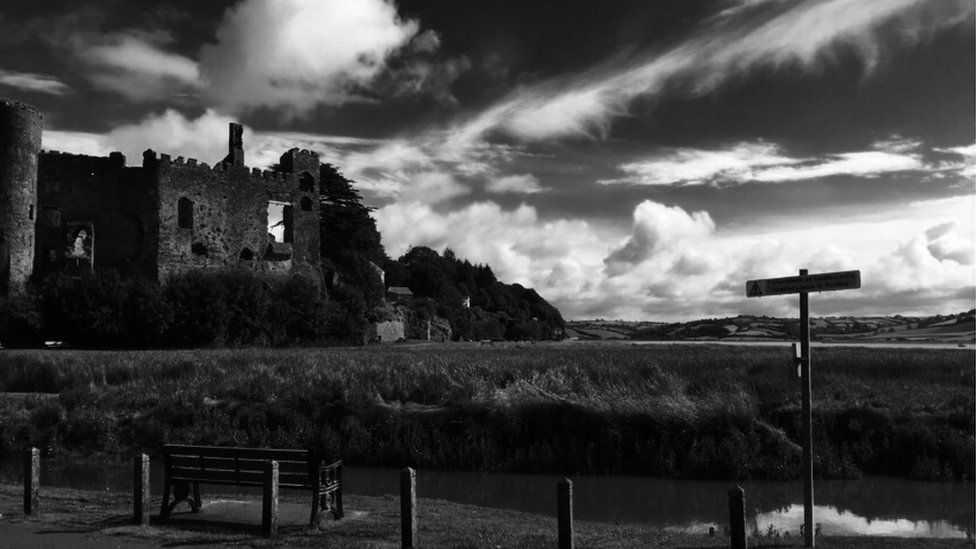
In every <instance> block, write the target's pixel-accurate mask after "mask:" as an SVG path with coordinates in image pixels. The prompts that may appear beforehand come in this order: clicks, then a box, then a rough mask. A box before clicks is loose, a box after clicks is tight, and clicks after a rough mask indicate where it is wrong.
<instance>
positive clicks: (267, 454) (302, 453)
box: [163, 444, 308, 461]
mask: <svg viewBox="0 0 976 549" xmlns="http://www.w3.org/2000/svg"><path fill="white" fill-rule="evenodd" d="M163 455H164V456H176V455H181V456H207V457H226V458H235V457H236V458H240V459H260V460H268V459H273V460H276V461H306V460H307V459H308V450H288V449H282V448H231V447H225V446H188V445H184V444H164V445H163Z"/></svg>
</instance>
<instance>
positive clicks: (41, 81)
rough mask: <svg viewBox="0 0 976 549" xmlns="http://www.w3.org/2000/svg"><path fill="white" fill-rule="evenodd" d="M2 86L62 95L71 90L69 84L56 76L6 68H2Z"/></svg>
mask: <svg viewBox="0 0 976 549" xmlns="http://www.w3.org/2000/svg"><path fill="white" fill-rule="evenodd" d="M0 86H7V87H10V88H17V89H18V90H23V91H28V92H37V93H46V94H50V95H62V94H63V93H65V92H67V91H69V90H70V88H69V87H68V85H67V84H65V83H64V82H62V81H61V80H60V79H58V78H55V77H54V76H49V75H46V74H36V73H33V72H17V71H8V70H4V69H0Z"/></svg>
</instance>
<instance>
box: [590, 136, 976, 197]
mask: <svg viewBox="0 0 976 549" xmlns="http://www.w3.org/2000/svg"><path fill="white" fill-rule="evenodd" d="M933 150H935V151H939V152H943V153H946V154H950V155H952V156H955V157H957V158H956V160H955V161H949V160H945V161H941V162H934V161H929V160H926V158H925V153H926V152H927V151H929V150H928V149H927V148H926V147H925V146H924V145H923V144H922V143H921V142H919V141H913V140H908V139H900V138H899V139H893V140H884V141H878V142H876V143H874V144H873V146H872V150H866V151H851V152H843V153H836V154H824V155H818V156H811V157H795V156H791V155H789V154H788V153H787V152H786V151H785V150H784V149H783V148H782V147H781V146H779V145H776V144H774V143H769V142H765V141H759V142H754V143H735V144H732V145H730V146H728V147H725V148H718V149H696V148H663V149H661V150H659V151H657V152H656V153H654V154H651V155H649V156H648V157H646V158H643V159H640V160H638V161H634V162H627V163H624V164H621V165H620V166H619V169H620V171H621V172H623V173H624V176H623V177H620V178H612V179H605V180H602V181H600V183H602V184H604V185H614V184H626V185H671V186H683V185H716V186H723V185H735V184H741V183H748V182H759V183H778V182H790V181H800V180H808V179H819V178H824V177H832V176H851V177H864V178H871V177H878V176H881V175H883V174H894V173H898V172H918V171H924V172H929V173H933V174H934V173H938V172H943V171H948V170H954V169H962V168H964V167H965V162H964V156H965V154H966V152H967V150H968V149H966V148H965V147H962V148H960V147H954V148H952V149H946V150H941V149H933ZM959 157H963V158H959Z"/></svg>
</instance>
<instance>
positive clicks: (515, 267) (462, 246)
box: [375, 201, 604, 303]
mask: <svg viewBox="0 0 976 549" xmlns="http://www.w3.org/2000/svg"><path fill="white" fill-rule="evenodd" d="M375 216H376V220H377V225H378V227H379V229H380V231H381V232H382V234H383V244H384V246H385V247H386V250H387V252H388V253H389V254H390V255H392V256H394V257H396V256H399V255H402V254H403V253H405V252H406V251H407V250H408V249H409V248H410V247H412V246H429V247H432V248H434V249H439V250H443V249H444V248H447V247H449V248H451V249H452V250H455V252H457V254H458V255H459V256H461V257H465V258H467V259H469V260H470V261H473V262H476V263H487V264H489V265H491V267H492V270H493V271H494V272H495V274H496V275H497V276H499V277H500V278H501V279H502V280H505V281H507V282H518V283H521V284H524V285H526V286H533V287H535V288H536V289H537V290H539V291H540V292H541V293H542V294H543V295H545V296H546V298H547V299H550V300H555V301H556V302H557V303H558V302H559V301H561V300H563V299H565V298H570V297H572V296H574V295H575V294H576V293H577V292H578V291H579V289H580V288H582V287H584V286H587V285H592V284H593V283H594V282H595V280H593V279H591V277H594V276H597V275H598V271H599V265H600V260H601V253H602V248H603V241H604V240H603V237H602V236H601V235H600V234H599V232H598V231H596V230H595V229H594V228H593V227H591V226H590V225H589V224H588V223H587V222H585V221H581V220H565V219H558V220H548V221H546V220H542V219H540V218H539V215H538V212H537V211H536V209H535V208H533V207H531V206H528V205H525V204H522V205H520V206H518V207H517V208H514V209H512V210H505V209H503V208H501V207H500V206H499V205H498V204H496V203H494V202H490V201H486V202H476V203H473V204H470V205H468V206H465V207H464V208H461V209H459V210H456V211H451V212H438V211H436V210H434V209H433V208H431V207H430V206H429V205H427V204H425V203H421V202H397V203H394V204H390V205H387V206H384V207H382V208H380V209H378V210H377V211H376V212H375Z"/></svg>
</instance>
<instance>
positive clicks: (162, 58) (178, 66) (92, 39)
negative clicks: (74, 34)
mask: <svg viewBox="0 0 976 549" xmlns="http://www.w3.org/2000/svg"><path fill="white" fill-rule="evenodd" d="M171 40H172V38H171V37H170V36H169V35H168V34H167V33H138V32H134V31H132V32H124V33H116V34H111V35H87V36H84V37H78V38H77V39H76V43H77V44H78V47H77V50H76V53H77V55H78V56H79V57H80V58H81V59H82V60H83V61H84V62H86V63H87V64H89V66H90V68H91V71H90V72H89V73H88V75H87V78H88V79H89V80H90V81H91V82H92V83H93V84H94V85H95V86H97V87H99V88H102V89H106V90H111V91H114V92H118V93H120V94H122V95H124V96H125V97H127V98H129V99H133V100H146V99H157V98H161V97H167V96H172V95H175V94H180V93H195V92H196V90H197V89H198V88H199V87H200V84H201V83H200V73H199V69H198V67H197V62H196V61H194V60H192V59H190V58H188V57H185V56H182V55H178V54H175V53H171V52H169V51H166V49H165V48H166V46H167V45H168V44H169V43H170V42H171Z"/></svg>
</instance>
